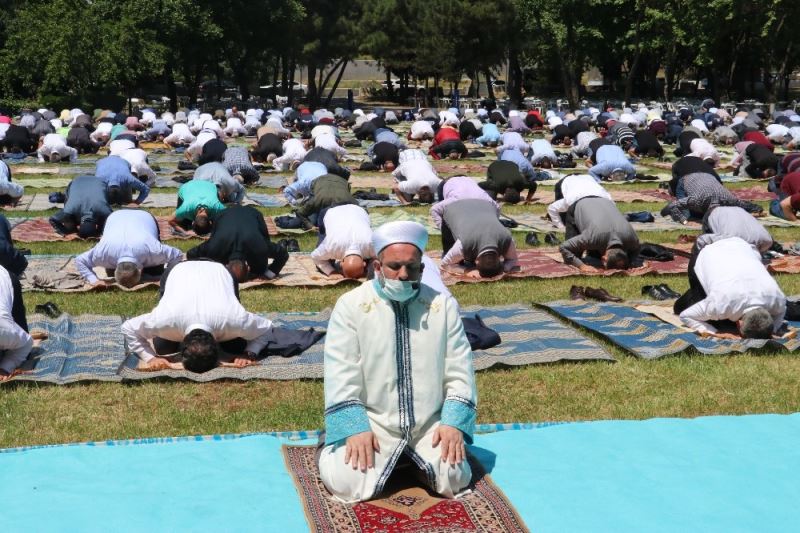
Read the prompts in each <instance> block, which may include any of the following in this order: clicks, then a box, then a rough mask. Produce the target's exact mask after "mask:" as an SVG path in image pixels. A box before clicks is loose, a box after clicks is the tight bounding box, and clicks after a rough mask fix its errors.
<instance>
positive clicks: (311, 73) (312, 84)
mask: <svg viewBox="0 0 800 533" xmlns="http://www.w3.org/2000/svg"><path fill="white" fill-rule="evenodd" d="M306 71H307V72H308V76H307V77H308V103H309V105H310V106H311V107H312V108H314V107H315V106H316V103H317V102H318V101H319V97H318V96H317V65H315V64H314V62H313V61H312V62H311V63H310V64H309V65H306ZM293 92H294V91H293Z"/></svg>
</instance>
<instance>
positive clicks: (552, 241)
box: [544, 231, 561, 246]
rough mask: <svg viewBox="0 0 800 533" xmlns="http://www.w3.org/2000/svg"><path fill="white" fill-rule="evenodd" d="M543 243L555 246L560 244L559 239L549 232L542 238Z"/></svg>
mask: <svg viewBox="0 0 800 533" xmlns="http://www.w3.org/2000/svg"><path fill="white" fill-rule="evenodd" d="M544 242H546V243H547V244H551V245H553V246H555V245H556V244H561V239H559V238H558V237H557V236H556V234H555V233H553V232H552V231H551V232H549V233H547V234H546V235H545V236H544Z"/></svg>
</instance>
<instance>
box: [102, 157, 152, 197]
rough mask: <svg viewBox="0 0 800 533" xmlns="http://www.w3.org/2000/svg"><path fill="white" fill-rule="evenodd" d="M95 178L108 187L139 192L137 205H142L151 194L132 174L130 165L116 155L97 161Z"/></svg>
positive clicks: (144, 184) (145, 185)
mask: <svg viewBox="0 0 800 533" xmlns="http://www.w3.org/2000/svg"><path fill="white" fill-rule="evenodd" d="M94 173H95V176H97V177H98V178H100V179H101V180H103V182H104V183H105V184H106V186H107V187H119V188H120V189H123V190H128V191H139V197H138V198H137V199H136V203H137V204H140V203H142V202H143V201H144V199H145V198H147V195H148V194H150V187H148V186H147V184H146V183H144V182H143V181H141V180H140V179H139V178H137V177H136V176H134V175H133V174H131V166H130V164H129V163H128V162H127V161H125V160H124V159H122V158H121V157H119V156H116V155H110V156H108V157H104V158H103V159H100V160H98V161H97V166H96V168H95V171H94Z"/></svg>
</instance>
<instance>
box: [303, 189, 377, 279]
mask: <svg viewBox="0 0 800 533" xmlns="http://www.w3.org/2000/svg"><path fill="white" fill-rule="evenodd" d="M323 222H324V224H325V238H324V239H323V240H322V242H321V243H319V246H317V248H316V249H315V250H314V251H313V252H311V259H312V260H313V261H314V264H315V265H317V267H318V268H319V269H320V270H321V271H322V272H324V273H325V274H327V275H330V274H332V273H333V272H334V268H333V266H332V265H331V263H330V261H331V260H333V261H341V260H342V259H344V258H345V257H347V256H348V255H359V256H361V257H362V258H364V259H369V258H371V257H373V256H374V255H375V253H374V251H373V249H372V227H371V226H370V222H369V215H368V214H367V212H366V211H364V209H363V208H361V207H359V206H357V205H340V206H337V207H332V208H330V209H328V211H327V212H326V213H325V217H324V219H323Z"/></svg>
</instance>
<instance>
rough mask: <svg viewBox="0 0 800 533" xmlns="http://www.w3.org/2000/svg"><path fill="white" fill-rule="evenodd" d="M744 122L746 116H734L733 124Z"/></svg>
mask: <svg viewBox="0 0 800 533" xmlns="http://www.w3.org/2000/svg"><path fill="white" fill-rule="evenodd" d="M742 122H744V117H734V119H733V122H732V123H731V124H733V125H734V126H735V125H736V124H741V123H742Z"/></svg>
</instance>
